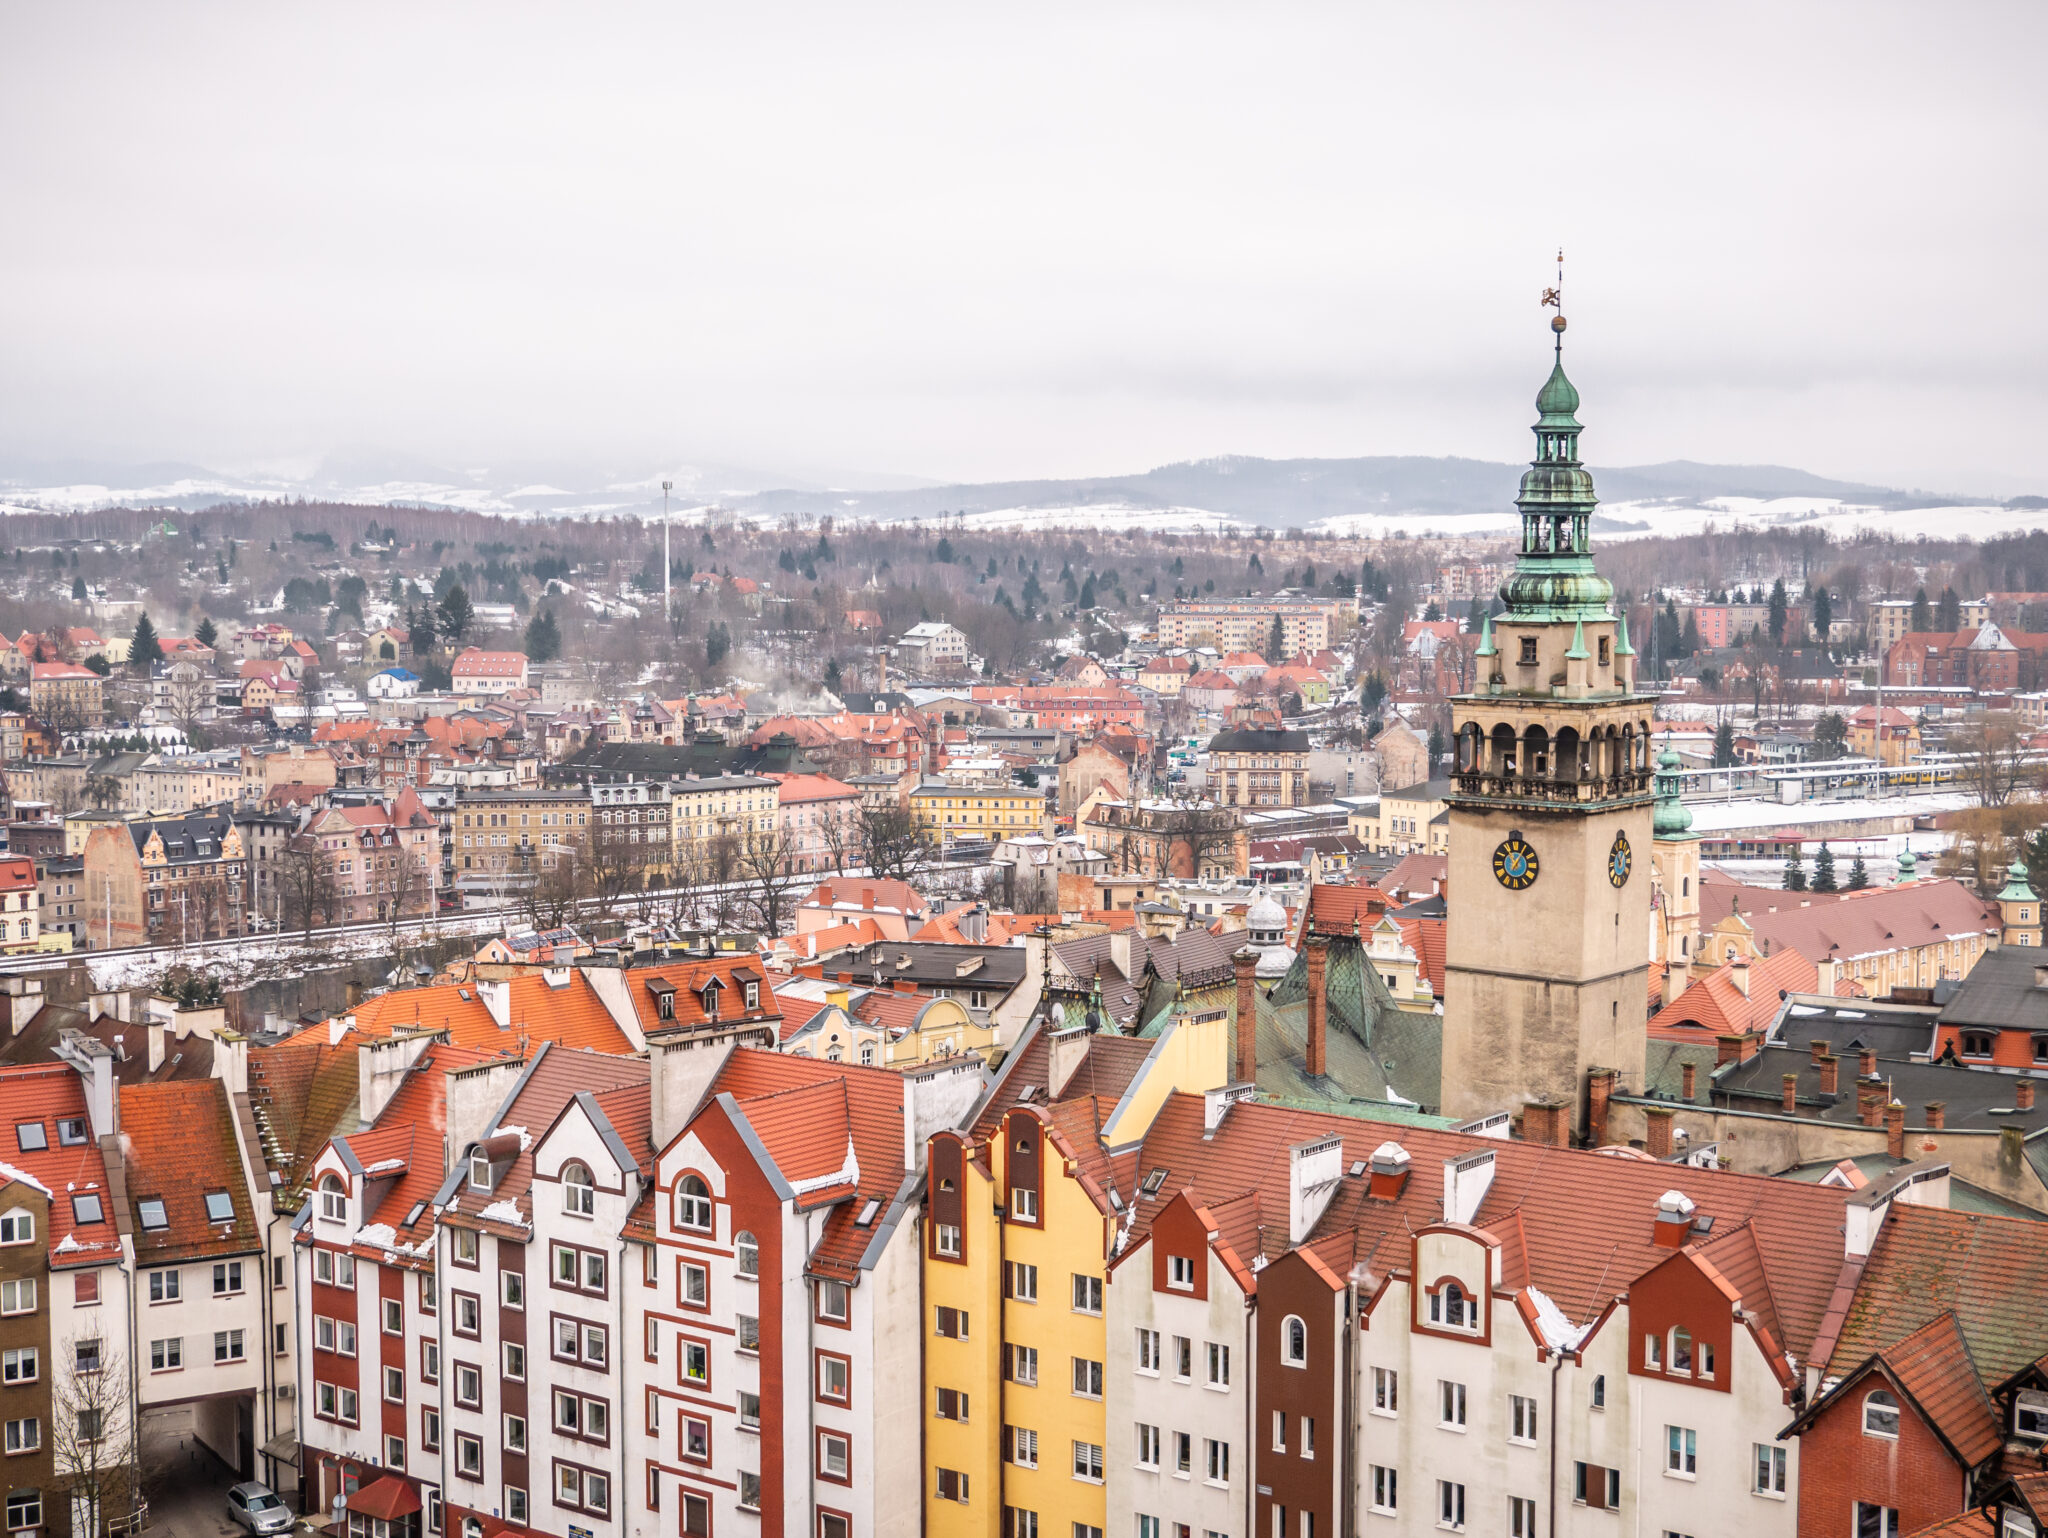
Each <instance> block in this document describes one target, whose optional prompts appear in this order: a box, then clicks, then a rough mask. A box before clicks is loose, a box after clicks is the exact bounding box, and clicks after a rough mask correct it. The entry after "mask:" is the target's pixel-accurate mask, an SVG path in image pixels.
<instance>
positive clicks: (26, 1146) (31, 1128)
mask: <svg viewBox="0 0 2048 1538" xmlns="http://www.w3.org/2000/svg"><path fill="white" fill-rule="evenodd" d="M14 1142H15V1146H16V1147H18V1148H20V1149H21V1151H22V1152H23V1153H40V1152H41V1151H42V1150H43V1149H45V1148H48V1147H49V1146H50V1134H49V1133H47V1132H45V1131H44V1130H43V1124H42V1123H41V1122H39V1121H23V1122H16V1123H15V1124H14Z"/></svg>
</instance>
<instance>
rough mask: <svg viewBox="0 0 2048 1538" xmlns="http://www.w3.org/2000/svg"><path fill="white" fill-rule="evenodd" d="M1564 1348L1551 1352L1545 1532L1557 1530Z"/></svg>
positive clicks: (1558, 1347)
mask: <svg viewBox="0 0 2048 1538" xmlns="http://www.w3.org/2000/svg"><path fill="white" fill-rule="evenodd" d="M1564 1356H1565V1353H1564V1348H1563V1347H1562V1346H1557V1347H1553V1348H1552V1349H1551V1353H1550V1491H1549V1496H1550V1498H1549V1501H1548V1503H1547V1504H1548V1505H1549V1508H1550V1509H1549V1511H1548V1512H1547V1513H1545V1515H1544V1518H1543V1523H1544V1528H1543V1530H1544V1531H1545V1532H1549V1533H1554V1532H1556V1531H1557V1438H1558V1424H1557V1375H1558V1372H1559V1371H1560V1370H1561V1369H1562V1368H1563V1366H1564Z"/></svg>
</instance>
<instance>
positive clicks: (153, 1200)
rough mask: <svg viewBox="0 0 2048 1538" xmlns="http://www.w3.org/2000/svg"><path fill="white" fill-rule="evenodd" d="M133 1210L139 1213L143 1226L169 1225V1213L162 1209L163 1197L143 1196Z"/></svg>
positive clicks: (167, 1226)
mask: <svg viewBox="0 0 2048 1538" xmlns="http://www.w3.org/2000/svg"><path fill="white" fill-rule="evenodd" d="M135 1210H136V1211H137V1212H138V1213H140V1214H141V1216H142V1226H143V1227H144V1228H169V1227H170V1226H171V1219H170V1214H168V1213H167V1212H165V1211H164V1199H163V1198H162V1197H161V1196H145V1197H144V1198H143V1199H142V1200H141V1201H139V1202H137V1203H136V1204H135Z"/></svg>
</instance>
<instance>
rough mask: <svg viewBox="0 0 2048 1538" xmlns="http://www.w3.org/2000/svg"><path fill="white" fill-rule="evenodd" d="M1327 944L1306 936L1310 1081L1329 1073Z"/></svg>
mask: <svg viewBox="0 0 2048 1538" xmlns="http://www.w3.org/2000/svg"><path fill="white" fill-rule="evenodd" d="M1329 960H1330V942H1329V941H1328V940H1327V939H1325V938H1324V937H1323V936H1321V935H1316V934H1312V935H1310V936H1309V937H1308V1061H1307V1062H1306V1064H1305V1065H1304V1066H1305V1067H1306V1068H1307V1070H1308V1076H1309V1077H1310V1078H1311V1079H1320V1078H1321V1077H1322V1076H1323V1075H1324V1074H1325V1073H1326V1072H1328V1062H1327V1058H1328V1048H1329V1041H1328V1037H1327V1035H1326V1029H1327V1028H1326V1023H1325V1020H1324V1011H1325V1009H1326V1007H1327V1006H1326V1001H1325V1000H1324V997H1323V969H1324V968H1325V967H1326V966H1328V965H1329Z"/></svg>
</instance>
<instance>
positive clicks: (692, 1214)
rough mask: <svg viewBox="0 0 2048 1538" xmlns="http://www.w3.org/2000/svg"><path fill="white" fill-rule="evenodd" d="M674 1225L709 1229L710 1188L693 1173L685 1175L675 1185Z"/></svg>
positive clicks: (707, 1231) (701, 1230)
mask: <svg viewBox="0 0 2048 1538" xmlns="http://www.w3.org/2000/svg"><path fill="white" fill-rule="evenodd" d="M676 1227H678V1228H694V1229H696V1230H697V1231H698V1232H699V1233H709V1232H710V1231H711V1189H710V1187H708V1186H706V1185H705V1184H704V1182H703V1181H701V1180H699V1179H698V1178H697V1177H696V1176H695V1175H685V1176H684V1177H683V1179H682V1183H681V1184H680V1185H678V1186H677V1187H676Z"/></svg>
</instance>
